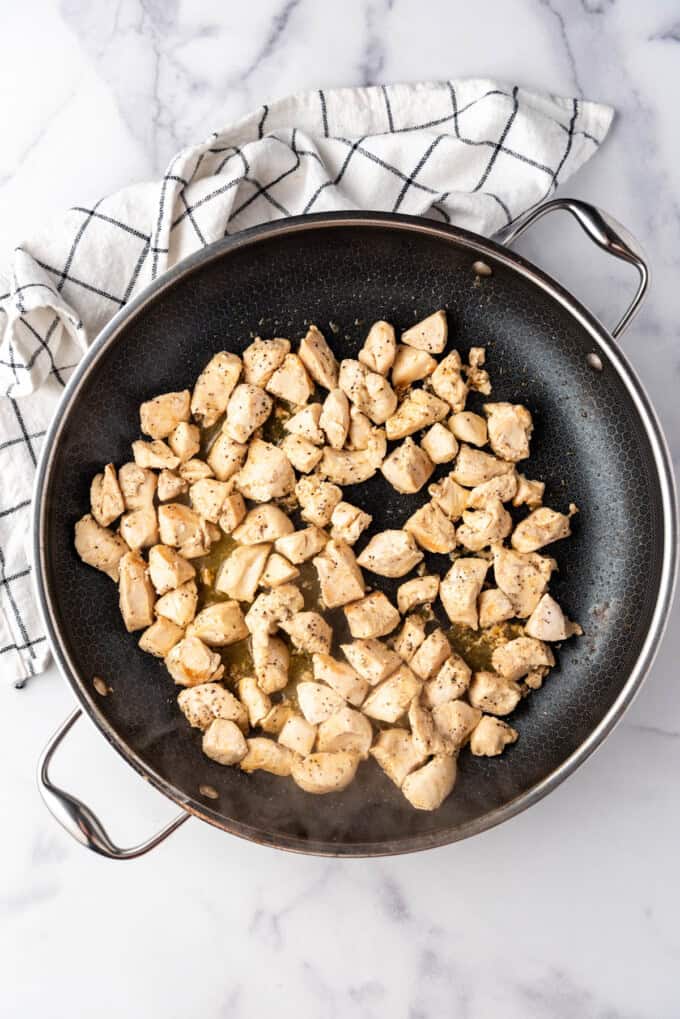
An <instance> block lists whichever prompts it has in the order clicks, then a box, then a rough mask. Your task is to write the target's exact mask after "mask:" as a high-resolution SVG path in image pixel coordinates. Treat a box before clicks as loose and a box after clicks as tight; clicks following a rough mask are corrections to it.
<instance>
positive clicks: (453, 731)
mask: <svg viewBox="0 0 680 1019" xmlns="http://www.w3.org/2000/svg"><path fill="white" fill-rule="evenodd" d="M473 682H474V679H473ZM481 717H482V713H481V711H479V710H478V708H475V707H471V706H470V705H469V704H466V703H465V701H461V700H456V701H444V703H443V704H437V705H436V707H434V708H432V718H433V719H434V724H435V726H436V728H437V730H438V731H439V733H440V734H441V735H442V736H443V737H444V739H445V740H446V742H447V744H448V745H449V747H450V748H451V749H452V750H458V749H459V748H460V747H462V746H463V744H464V743H465V742H466V740H467V738H468V736H469V735H470V733H471V732H472V730H473V729H474V727H475V726H476V725H477V723H478V722H479V720H480V718H481Z"/></svg>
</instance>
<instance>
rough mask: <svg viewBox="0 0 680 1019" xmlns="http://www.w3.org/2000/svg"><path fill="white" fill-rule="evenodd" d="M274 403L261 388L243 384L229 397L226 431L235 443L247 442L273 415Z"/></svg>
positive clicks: (246, 383)
mask: <svg viewBox="0 0 680 1019" xmlns="http://www.w3.org/2000/svg"><path fill="white" fill-rule="evenodd" d="M273 405H274V401H273V400H272V398H271V396H269V395H268V394H267V393H265V391H264V389H261V388H260V386H253V385H250V384H249V383H248V382H242V383H240V385H238V386H237V387H236V389H235V390H234V392H233V393H232V394H231V396H230V397H229V403H228V404H227V420H226V421H225V423H224V431H225V432H226V433H227V435H228V436H229V437H230V438H231V439H233V440H234V442H247V441H248V439H249V438H250V436H251V435H252V434H253V432H254V431H255V429H256V428H259V427H260V426H261V425H263V424H264V423H265V421H266V420H267V418H268V417H269V415H270V414H271V411H272V407H273Z"/></svg>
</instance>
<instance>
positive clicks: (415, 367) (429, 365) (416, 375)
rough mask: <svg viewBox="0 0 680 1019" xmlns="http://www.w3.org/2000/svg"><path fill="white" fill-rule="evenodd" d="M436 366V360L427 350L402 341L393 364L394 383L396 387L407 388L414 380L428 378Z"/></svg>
mask: <svg viewBox="0 0 680 1019" xmlns="http://www.w3.org/2000/svg"><path fill="white" fill-rule="evenodd" d="M436 367H437V362H436V360H435V359H434V358H433V357H431V356H430V355H429V354H428V353H427V351H425V350H416V348H415V347H407V346H405V345H404V344H402V343H400V344H399V346H398V347H397V352H396V355H395V358H394V364H393V366H392V385H393V386H394V388H395V389H405V388H406V386H410V385H411V383H412V382H418V381H419V380H420V379H426V378H427V376H428V375H431V374H432V372H433V371H434V370H435V368H436Z"/></svg>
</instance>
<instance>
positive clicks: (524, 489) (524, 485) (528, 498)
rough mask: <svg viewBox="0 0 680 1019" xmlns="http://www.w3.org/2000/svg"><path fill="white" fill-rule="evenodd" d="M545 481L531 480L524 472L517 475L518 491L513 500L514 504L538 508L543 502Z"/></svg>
mask: <svg viewBox="0 0 680 1019" xmlns="http://www.w3.org/2000/svg"><path fill="white" fill-rule="evenodd" d="M544 492H545V482H543V481H529V480H528V478H525V477H524V475H523V474H518V476H517V492H516V493H515V497H514V499H513V500H512V505H513V506H525V505H526V506H528V507H529V509H536V508H537V507H538V506H540V505H541V503H542V502H543V493H544Z"/></svg>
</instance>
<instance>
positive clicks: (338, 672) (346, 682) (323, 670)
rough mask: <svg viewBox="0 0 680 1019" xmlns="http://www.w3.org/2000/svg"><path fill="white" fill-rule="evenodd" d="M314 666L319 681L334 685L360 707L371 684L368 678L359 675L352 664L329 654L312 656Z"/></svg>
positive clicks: (342, 695) (315, 675) (354, 704)
mask: <svg viewBox="0 0 680 1019" xmlns="http://www.w3.org/2000/svg"><path fill="white" fill-rule="evenodd" d="M312 668H313V669H314V679H315V680H316V681H317V682H319V683H326V684H327V685H328V686H330V687H332V688H333V690H335V692H336V693H338V694H340V696H341V697H342V698H343V699H344V700H346V701H348V702H349V703H350V704H351V705H353V707H355V708H358V707H359V705H360V704H362V703H363V701H364V699H365V697H366V694H367V693H368V691H369V689H370V685H369V683H368V680H366V679H363V678H362V677H361V676H359V675H358V674H357V673H356V672H355V671H354V669H353V668H352V666H351V665H347V664H346V663H345V662H339V661H338V660H337V659H336V658H332V657H331V655H328V654H316V655H313V656H312Z"/></svg>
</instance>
